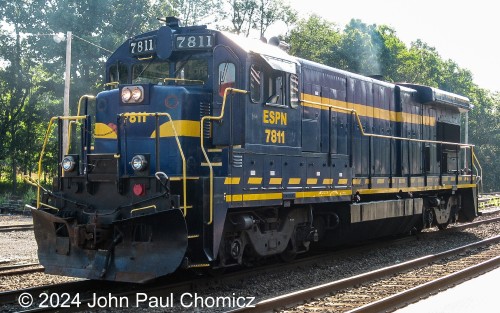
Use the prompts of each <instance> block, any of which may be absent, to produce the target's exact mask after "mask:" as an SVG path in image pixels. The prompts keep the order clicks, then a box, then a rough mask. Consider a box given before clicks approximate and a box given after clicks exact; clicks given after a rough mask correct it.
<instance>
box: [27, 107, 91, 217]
mask: <svg viewBox="0 0 500 313" xmlns="http://www.w3.org/2000/svg"><path fill="white" fill-rule="evenodd" d="M86 118H87V117H86V116H54V117H52V118H51V119H50V122H49V126H48V127H47V131H46V132H45V138H44V140H43V145H42V151H41V152H40V158H39V159H38V178H40V177H41V176H42V160H43V155H44V153H45V148H46V147H47V142H48V140H49V133H50V129H51V128H52V124H53V123H54V121H55V120H68V121H77V120H83V119H86ZM40 189H41V186H40V184H38V185H37V195H36V208H37V209H39V208H40Z"/></svg>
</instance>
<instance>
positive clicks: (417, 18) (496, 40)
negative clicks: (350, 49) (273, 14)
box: [288, 0, 500, 91]
mask: <svg viewBox="0 0 500 313" xmlns="http://www.w3.org/2000/svg"><path fill="white" fill-rule="evenodd" d="M288 2H289V3H290V5H291V6H292V7H293V8H294V9H295V10H297V11H299V12H300V16H301V17H305V18H307V17H308V16H309V15H310V14H312V13H315V14H317V15H319V16H321V17H323V18H324V19H326V20H328V21H331V22H334V23H336V24H337V25H339V26H340V27H341V29H342V28H343V27H344V26H345V25H346V24H347V23H348V22H349V21H350V20H351V19H353V18H356V19H360V20H361V21H362V22H364V23H366V24H377V25H383V24H385V25H388V26H391V27H392V28H393V29H394V30H395V31H396V35H397V36H398V37H399V38H400V39H401V40H402V41H403V42H405V43H406V44H407V46H409V45H410V43H411V42H412V41H415V40H417V39H420V40H422V41H423V42H425V43H427V44H428V45H429V46H432V47H435V48H436V50H437V52H438V53H439V54H440V55H441V57H442V58H443V59H445V60H446V59H451V60H453V61H455V62H456V63H457V64H458V66H459V67H461V68H465V69H468V70H469V71H471V72H472V74H473V77H474V82H475V83H476V84H478V85H479V87H481V88H485V89H489V90H491V91H500V62H499V61H498V57H500V35H499V34H498V31H500V14H499V11H498V9H497V4H496V2H495V1H491V0H475V1H467V2H465V1H463V0H455V1H451V0H418V1H412V2H407V1H401V0H399V1H397V0H378V1H376V0H342V1H338V0H330V1H328V0H288Z"/></svg>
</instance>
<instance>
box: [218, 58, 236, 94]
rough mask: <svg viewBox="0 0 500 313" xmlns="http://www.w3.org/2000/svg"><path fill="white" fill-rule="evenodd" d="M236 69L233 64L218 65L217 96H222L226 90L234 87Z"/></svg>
mask: <svg viewBox="0 0 500 313" xmlns="http://www.w3.org/2000/svg"><path fill="white" fill-rule="evenodd" d="M235 77H236V67H235V65H234V64H233V63H221V64H220V65H219V77H218V81H219V95H220V96H221V97H223V96H224V91H225V90H226V88H229V87H234V86H235V79H236V78H235Z"/></svg>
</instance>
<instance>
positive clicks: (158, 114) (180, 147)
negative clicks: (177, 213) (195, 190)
mask: <svg viewBox="0 0 500 313" xmlns="http://www.w3.org/2000/svg"><path fill="white" fill-rule="evenodd" d="M120 116H121V117H132V116H136V117H139V116H140V117H146V116H166V117H167V118H168V119H169V121H170V125H171V126H172V131H173V132H174V136H175V141H176V142H177V147H178V148H179V152H180V154H181V158H182V181H183V182H182V189H183V194H184V195H183V201H184V203H183V211H184V216H186V214H187V185H186V181H187V178H186V177H187V174H186V157H185V156H184V151H183V150H182V146H181V142H180V141H179V136H178V135H177V130H176V129H175V125H174V121H173V120H172V117H171V116H170V114H168V113H122V114H120ZM157 136H159V134H157Z"/></svg>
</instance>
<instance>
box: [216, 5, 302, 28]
mask: <svg viewBox="0 0 500 313" xmlns="http://www.w3.org/2000/svg"><path fill="white" fill-rule="evenodd" d="M220 9H221V10H220V11H219V15H220V17H221V19H222V20H224V19H225V20H230V21H231V26H229V27H228V26H227V25H219V27H220V28H221V29H226V30H229V31H231V32H234V33H236V34H242V35H245V36H247V37H248V36H249V35H250V33H251V32H252V31H257V32H258V33H259V35H260V36H261V37H262V36H263V35H264V33H265V32H266V30H267V28H268V27H269V26H271V25H272V24H273V23H275V22H278V21H282V22H285V23H286V24H287V25H289V24H292V23H294V22H295V21H296V20H297V12H296V11H295V10H293V9H292V8H291V7H290V6H289V5H287V4H285V3H284V2H283V0H225V3H224V5H223V6H221V8H220Z"/></svg>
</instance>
